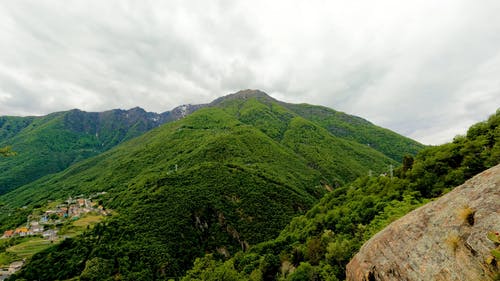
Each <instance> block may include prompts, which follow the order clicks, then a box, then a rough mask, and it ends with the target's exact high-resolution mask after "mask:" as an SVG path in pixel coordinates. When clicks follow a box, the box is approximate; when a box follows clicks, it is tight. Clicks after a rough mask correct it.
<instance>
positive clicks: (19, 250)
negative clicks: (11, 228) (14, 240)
mask: <svg viewBox="0 0 500 281" xmlns="http://www.w3.org/2000/svg"><path fill="white" fill-rule="evenodd" d="M51 245H53V244H52V243H51V242H50V241H48V240H45V239H43V238H41V237H33V238H30V239H28V240H27V241H26V242H23V243H20V244H17V245H15V246H12V247H10V248H8V249H7V252H8V253H12V254H15V255H16V256H18V257H19V258H21V259H24V258H29V257H31V256H33V255H34V254H36V253H38V252H40V251H43V250H45V249H47V248H48V247H50V246H51Z"/></svg>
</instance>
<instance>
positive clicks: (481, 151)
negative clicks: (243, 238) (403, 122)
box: [183, 110, 500, 280]
mask: <svg viewBox="0 0 500 281" xmlns="http://www.w3.org/2000/svg"><path fill="white" fill-rule="evenodd" d="M498 164H500V110H498V111H497V112H496V113H495V114H493V115H492V116H491V117H490V118H489V119H488V120H487V121H484V122H480V123H478V124H475V125H473V126H472V127H470V128H469V130H468V132H467V134H466V135H465V136H457V137H456V138H455V139H454V140H453V142H451V143H448V144H444V145H440V146H434V147H427V148H425V149H423V150H422V151H420V152H419V153H418V154H417V155H416V156H415V157H409V156H406V157H404V158H403V161H402V165H401V166H400V167H398V168H397V169H395V170H394V175H393V176H392V177H391V176H387V175H380V176H371V177H369V176H363V177H360V178H358V179H356V180H354V181H352V182H350V183H348V184H346V185H343V186H340V187H338V188H335V189H333V190H332V192H329V193H327V194H326V195H325V196H324V197H323V198H321V200H320V201H319V202H318V203H317V204H315V205H314V206H313V207H312V208H311V209H310V210H309V211H308V212H307V213H306V214H305V215H301V216H298V217H295V218H293V219H292V220H291V222H290V223H288V224H287V226H286V227H284V229H283V230H282V231H281V232H280V234H279V235H278V236H277V237H275V238H273V239H271V240H268V241H265V242H262V243H259V244H257V245H253V246H252V247H251V248H250V249H248V250H247V251H242V252H239V253H236V254H235V255H234V256H233V257H232V258H230V259H227V260H221V259H220V258H218V257H217V256H215V255H210V254H208V255H205V256H204V257H203V258H198V259H196V261H195V263H194V266H193V267H192V268H191V269H190V270H189V271H188V272H187V274H186V275H185V277H184V278H183V280H221V279H224V280H345V278H346V265H347V264H348V262H349V261H350V260H351V258H352V257H353V256H354V254H356V252H357V251H358V250H359V249H360V247H361V246H362V244H363V242H365V241H367V240H368V239H370V238H371V237H373V236H374V235H376V234H377V233H378V232H379V231H381V230H382V229H384V227H386V226H387V225H389V224H390V223H391V222H393V221H395V220H396V219H398V218H400V217H402V216H404V215H405V214H407V213H408V212H410V211H412V210H414V209H416V208H417V207H420V206H422V205H424V204H426V203H428V202H429V201H430V200H432V199H435V198H438V197H440V196H442V195H443V194H445V193H447V192H449V191H450V190H452V189H453V188H454V187H455V186H457V185H460V184H462V183H464V181H465V180H467V179H469V178H471V177H472V176H474V175H476V174H478V173H480V172H482V171H484V170H486V169H488V168H491V167H494V166H495V165H498ZM498 169H499V168H498V167H497V168H495V169H493V170H491V171H487V172H485V174H483V176H480V177H479V179H481V178H484V179H485V183H486V182H488V183H487V185H485V189H481V188H479V186H478V190H474V189H472V188H466V187H467V186H470V185H471V184H473V183H475V182H476V181H475V180H473V181H471V182H469V184H466V185H464V186H463V187H461V188H459V189H458V190H457V192H458V194H460V198H459V199H457V201H456V202H454V201H450V200H449V199H443V200H441V199H439V200H441V201H439V200H438V201H436V203H433V204H432V206H433V208H432V209H425V210H426V211H425V213H423V212H420V213H417V214H421V215H419V216H418V217H416V218H415V216H414V215H412V216H411V218H412V220H411V221H409V220H404V222H407V223H398V224H397V226H398V227H399V228H398V229H395V228H394V227H393V228H390V229H389V230H387V231H384V232H382V234H377V236H375V238H374V239H375V240H374V241H379V242H380V243H379V242H369V243H368V244H367V246H365V247H364V248H365V250H362V251H361V254H359V255H358V258H356V259H355V261H354V262H352V264H353V266H352V267H351V269H352V270H351V271H349V272H350V273H349V274H351V273H352V274H354V277H356V278H357V279H356V278H355V279H353V280H363V279H362V278H365V280H380V279H377V278H378V276H386V275H388V274H391V272H392V273H394V274H396V273H397V272H399V271H397V270H400V268H399V267H398V265H401V267H402V268H403V267H404V268H406V270H411V268H414V269H415V272H416V273H415V274H417V275H418V274H419V272H418V270H424V269H425V268H427V267H425V266H423V267H422V268H419V266H420V261H430V263H432V266H433V267H434V268H432V270H434V269H435V268H438V267H439V266H440V263H441V262H442V261H444V258H446V261H447V262H451V263H453V266H454V267H455V266H462V268H461V269H460V270H457V272H459V273H462V272H463V271H462V270H464V271H467V272H468V270H469V266H468V265H469V264H468V263H465V264H461V263H459V262H460V261H464V262H465V261H467V258H469V257H470V255H471V253H472V252H471V250H470V249H475V248H480V247H481V244H482V245H487V246H488V247H487V248H486V249H482V250H481V251H479V250H477V253H478V255H477V257H474V259H475V260H476V261H479V260H480V259H481V258H488V260H489V263H490V265H485V264H484V263H481V264H479V263H471V264H470V265H471V266H474V267H475V268H478V267H481V266H487V267H488V268H489V269H487V270H486V269H485V272H490V271H488V270H491V271H493V272H494V270H496V273H498V267H497V268H496V269H495V267H494V266H495V264H496V263H497V262H498V260H497V259H496V258H495V259H491V257H486V256H485V255H484V254H485V253H486V252H485V251H487V250H488V251H490V250H492V249H494V247H495V245H494V244H493V243H492V242H488V241H487V240H486V235H487V233H488V232H489V231H498V229H496V227H498V207H499V205H498V185H490V179H488V178H489V177H490V176H491V180H493V179H498V175H497V174H496V173H497V172H498ZM481 186H482V185H481ZM464 190H465V191H464ZM482 191H484V192H482ZM452 194H453V193H452ZM450 196H453V195H450ZM446 198H450V197H446ZM482 203H484V206H483V204H482ZM466 204H468V206H466ZM441 211H443V212H442V213H441ZM474 212H476V213H475V215H472V218H473V219H472V224H474V226H467V225H466V224H467V223H468V222H467V223H465V220H467V221H470V217H471V214H474ZM460 216H461V217H462V218H466V219H462V220H461V221H459V217H460ZM438 219H439V220H438ZM476 223H477V225H476ZM426 227H428V228H426ZM430 227H432V229H430ZM488 228H491V229H488ZM449 229H454V231H456V233H458V234H457V235H456V237H457V238H456V239H455V240H452V239H449V241H450V242H453V241H456V243H455V242H454V243H455V244H456V245H457V249H458V250H457V252H456V255H455V256H445V255H443V254H442V253H441V252H438V253H436V252H435V251H434V250H439V249H443V247H444V246H443V243H444V241H445V240H447V238H454V236H453V234H454V232H452V231H451V232H447V231H448V230H449ZM392 230H400V231H392ZM426 230H430V231H433V232H432V233H433V235H434V238H436V239H438V238H439V235H441V238H442V240H441V241H440V245H431V244H430V243H427V242H426V241H427V240H425V239H421V238H419V237H418V235H423V237H425V235H426V234H425V233H426ZM477 231H479V232H477ZM476 232H477V233H476ZM469 234H470V237H472V238H467V237H469V236H467V235H469ZM379 235H380V236H382V237H383V240H381V239H378V238H377V237H380V236H379ZM471 239H472V240H471ZM455 244H453V245H455ZM396 245H398V246H397V247H396ZM413 246H422V248H415V249H413V248H412V247H413ZM471 246H472V247H471ZM496 246H498V243H497V245H496ZM453 247H455V246H453ZM479 253H480V254H479ZM386 254H387V256H388V257H391V258H390V259H386V258H384V255H386ZM472 255H473V253H472ZM407 256H411V259H410V260H409V261H405V259H406V258H407ZM371 257H373V259H371ZM442 258H443V259H442ZM455 258H456V260H454V259H455ZM364 261H368V262H369V263H367V264H365V263H364ZM386 261H387V262H388V263H385V262H386ZM457 261H458V263H457ZM389 262H390V263H389ZM428 264H429V263H427V264H426V265H428ZM373 267H375V269H374V268H373ZM389 267H390V268H389ZM441 268H444V267H441ZM391 269H392V270H391ZM401 270H404V269H401ZM429 270H430V271H431V269H429ZM470 270H471V272H470V273H471V274H473V270H472V269H470ZM370 272H372V273H373V274H370ZM401 272H402V271H401ZM407 272H408V271H407ZM432 272H433V271H432ZM365 273H366V274H365ZM443 273H446V272H444V271H443ZM384 274H385V275H384ZM450 274H452V276H453V274H455V273H454V272H450ZM457 274H458V273H457ZM457 274H455V276H457ZM488 274H489V273H488ZM414 276H415V275H414ZM354 277H353V278H354ZM400 277H401V278H400V279H398V278H397V277H396V279H394V280H441V279H438V278H436V279H433V278H421V279H418V278H416V279H410V278H409V277H408V276H406V275H401V276H400ZM406 277H408V279H406ZM382 280H385V279H382ZM444 280H461V279H453V278H450V279H444ZM465 280H479V279H477V278H471V279H465Z"/></svg>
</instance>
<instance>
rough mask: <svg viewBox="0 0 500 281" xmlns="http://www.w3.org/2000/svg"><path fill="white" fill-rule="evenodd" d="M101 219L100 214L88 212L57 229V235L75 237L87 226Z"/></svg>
mask: <svg viewBox="0 0 500 281" xmlns="http://www.w3.org/2000/svg"><path fill="white" fill-rule="evenodd" d="M102 219H103V216H102V215H97V214H88V215H86V216H84V217H82V218H80V219H78V220H76V221H73V222H71V223H69V224H67V225H65V226H64V227H62V228H61V230H60V231H59V233H58V234H59V235H61V236H65V237H75V236H78V235H80V234H82V233H83V232H84V231H85V230H86V229H87V227H88V228H92V227H93V226H94V225H95V224H96V223H98V222H100V221H101V220H102Z"/></svg>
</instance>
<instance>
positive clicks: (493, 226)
mask: <svg viewBox="0 0 500 281" xmlns="http://www.w3.org/2000/svg"><path fill="white" fill-rule="evenodd" d="M490 231H497V232H498V231H500V165H497V166H496V167H493V168H491V169H489V170H487V171H485V172H482V173H481V174H479V175H477V176H475V177H474V178H472V179H470V180H468V181H467V182H465V183H464V184H463V185H461V186H459V187H456V188H455V189H454V190H453V191H451V192H449V193H448V194H446V195H444V196H443V197H441V198H440V199H438V200H436V201H433V202H431V203H428V204H426V205H425V206H423V207H421V208H419V209H417V210H414V211H413V212H411V213H409V214H408V215H406V216H404V217H402V218H401V219H399V220H397V221H395V222H393V223H392V224H390V225H389V226H388V227H386V228H385V229H384V230H382V231H381V232H379V233H377V234H376V235H375V236H374V237H372V239H370V240H368V241H367V242H366V243H365V244H364V245H363V247H361V249H360V251H359V253H357V254H356V255H355V256H354V258H353V259H352V260H351V262H350V263H349V264H348V265H347V272H346V275H347V280H362V281H375V280H494V279H495V278H498V273H499V264H500V261H495V260H494V259H492V256H491V254H490V251H491V250H492V249H494V248H495V244H494V243H493V242H492V241H490V240H489V239H488V238H487V233H488V232H490ZM495 276H497V277H495Z"/></svg>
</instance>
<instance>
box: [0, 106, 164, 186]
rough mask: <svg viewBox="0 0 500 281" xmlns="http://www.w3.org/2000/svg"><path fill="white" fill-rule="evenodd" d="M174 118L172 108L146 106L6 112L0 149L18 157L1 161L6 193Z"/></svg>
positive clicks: (0, 175) (1, 124) (1, 123)
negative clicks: (45, 112)
mask: <svg viewBox="0 0 500 281" xmlns="http://www.w3.org/2000/svg"><path fill="white" fill-rule="evenodd" d="M171 119H172V118H171V116H170V113H169V112H167V113H164V114H156V113H148V112H145V111H144V110H142V109H140V108H133V109H130V110H127V111H125V110H111V111H106V112H100V113H97V112H90V113H89V112H83V111H80V110H76V109H75V110H71V111H65V112H57V113H53V114H49V115H47V116H42V117H11V116H2V117H0V147H2V146H6V145H11V146H12V149H13V150H14V151H16V152H17V157H12V158H9V159H3V160H2V161H0V194H2V193H5V192H7V191H9V190H12V189H14V188H17V187H19V186H22V185H24V184H27V183H29V182H32V181H33V180H36V179H38V178H40V177H42V176H45V175H48V174H52V173H56V172H59V171H62V170H64V169H65V168H67V167H68V166H70V165H71V164H73V163H75V162H78V161H80V160H82V159H86V158H89V157H91V156H95V155H97V154H99V153H101V152H103V151H106V150H108V149H110V148H111V147H113V146H115V145H117V144H119V143H121V142H123V141H125V140H128V139H131V138H134V137H136V136H139V135H141V134H143V133H144V132H146V131H148V130H150V129H152V128H154V127H157V126H158V125H160V124H162V123H164V122H167V121H170V120H171Z"/></svg>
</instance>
